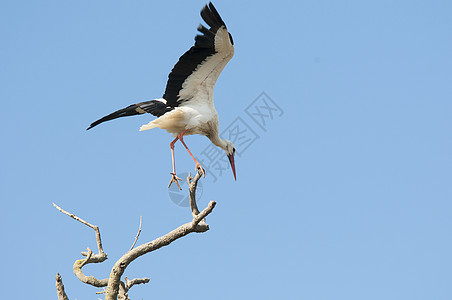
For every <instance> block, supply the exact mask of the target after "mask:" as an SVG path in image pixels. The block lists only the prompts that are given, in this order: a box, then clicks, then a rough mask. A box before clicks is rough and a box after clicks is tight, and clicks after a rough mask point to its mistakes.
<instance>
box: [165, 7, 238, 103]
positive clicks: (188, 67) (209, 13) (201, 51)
mask: <svg viewBox="0 0 452 300" xmlns="http://www.w3.org/2000/svg"><path fill="white" fill-rule="evenodd" d="M201 17H202V18H203V20H204V21H205V22H206V23H207V24H208V25H209V26H210V28H209V29H207V28H206V27H204V26H202V25H200V26H199V27H198V31H199V32H201V33H202V34H200V35H197V36H196V37H195V45H194V46H193V47H191V48H190V49H189V50H188V51H187V52H185V53H184V54H183V55H182V56H181V57H180V58H179V61H178V62H177V63H176V65H175V66H174V68H173V69H172V70H171V73H170V74H169V75H168V82H167V84H166V89H165V93H164V94H163V99H165V100H166V101H167V103H168V106H171V107H177V106H179V104H180V103H182V102H183V101H184V100H186V99H179V92H180V90H181V89H182V84H183V83H184V81H185V80H186V79H187V77H188V76H190V75H191V74H192V73H193V71H195V70H196V68H197V66H198V65H200V64H201V63H202V62H203V61H205V60H206V59H207V58H208V57H209V56H211V55H214V54H215V53H216V52H215V34H216V32H217V30H218V29H219V28H220V27H221V26H224V27H226V25H225V24H224V22H223V20H222V19H221V17H220V15H219V14H218V12H217V10H216V9H215V7H214V6H213V4H212V3H209V5H206V6H204V8H203V9H202V10H201ZM231 41H232V40H231Z"/></svg>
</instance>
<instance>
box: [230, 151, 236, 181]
mask: <svg viewBox="0 0 452 300" xmlns="http://www.w3.org/2000/svg"><path fill="white" fill-rule="evenodd" d="M228 158H229V162H230V163H231V169H232V173H234V179H235V180H237V177H236V176H235V162H234V155H228Z"/></svg>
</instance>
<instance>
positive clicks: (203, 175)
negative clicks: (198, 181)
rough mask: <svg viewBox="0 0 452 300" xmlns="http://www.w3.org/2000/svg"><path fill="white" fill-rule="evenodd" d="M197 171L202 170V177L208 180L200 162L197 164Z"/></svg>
mask: <svg viewBox="0 0 452 300" xmlns="http://www.w3.org/2000/svg"><path fill="white" fill-rule="evenodd" d="M196 170H201V172H202V177H203V178H206V171H205V170H204V169H203V167H201V164H200V163H199V162H197V163H196Z"/></svg>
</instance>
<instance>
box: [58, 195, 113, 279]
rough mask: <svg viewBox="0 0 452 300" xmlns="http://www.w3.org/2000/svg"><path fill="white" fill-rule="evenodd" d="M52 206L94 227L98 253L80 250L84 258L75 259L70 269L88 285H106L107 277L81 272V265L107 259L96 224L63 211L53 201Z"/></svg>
mask: <svg viewBox="0 0 452 300" xmlns="http://www.w3.org/2000/svg"><path fill="white" fill-rule="evenodd" d="M53 206H55V208H56V209H58V210H59V211H61V212H62V213H64V214H66V215H68V216H69V217H71V218H72V219H74V220H76V221H79V222H80V223H82V224H85V225H86V226H88V227H91V228H92V229H94V232H95V234H96V242H97V248H98V250H99V253H98V254H93V252H92V251H91V249H90V248H88V252H82V255H83V256H86V258H84V259H79V260H76V261H75V262H74V265H73V267H72V269H73V272H74V274H75V276H77V278H78V279H79V280H80V281H81V282H84V283H86V284H90V285H92V286H95V287H104V286H107V285H108V278H105V279H102V280H99V279H97V278H95V277H94V276H86V275H85V274H83V272H82V267H84V266H85V265H86V264H91V263H101V262H103V261H105V260H106V259H107V253H105V252H104V250H103V248H102V241H101V238H100V230H99V227H98V226H96V225H92V224H90V223H88V222H86V221H85V220H83V219H81V218H79V217H77V216H76V215H74V214H72V213H70V212H67V211H65V210H64V209H62V208H61V207H59V206H58V205H56V204H55V203H53Z"/></svg>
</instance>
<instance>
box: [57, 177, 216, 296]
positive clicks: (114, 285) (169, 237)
mask: <svg viewBox="0 0 452 300" xmlns="http://www.w3.org/2000/svg"><path fill="white" fill-rule="evenodd" d="M201 176H202V171H200V170H198V173H197V174H196V176H195V177H194V178H193V177H191V175H190V174H189V175H188V177H187V182H188V185H189V196H190V207H191V211H192V217H193V219H192V221H191V222H189V223H186V224H184V225H182V226H179V227H178V228H176V229H174V230H173V231H171V232H169V233H167V234H165V235H164V236H162V237H159V238H157V239H155V240H153V241H151V242H148V243H145V244H142V245H140V246H138V247H136V248H134V246H135V244H136V242H137V240H138V237H139V236H140V233H141V225H142V217H141V216H140V226H139V229H138V233H137V235H136V237H135V241H134V243H133V245H132V247H131V248H130V250H129V251H128V252H127V253H126V254H124V255H123V256H122V257H121V258H120V259H119V260H118V261H117V262H116V263H115V265H114V266H113V268H112V270H111V273H110V277H109V278H105V279H101V280H99V279H97V278H95V277H94V276H86V275H85V274H83V272H82V268H83V267H84V266H85V265H87V264H90V263H101V262H103V261H105V260H106V259H107V254H106V253H105V252H104V251H103V248H102V241H101V237H100V230H99V227H98V226H96V225H92V224H90V223H88V222H86V221H84V220H83V219H81V218H79V217H77V216H76V215H74V214H72V213H69V212H67V211H65V210H63V209H62V208H61V207H59V206H58V205H56V204H55V203H54V204H53V205H54V206H55V208H57V209H58V210H59V211H60V212H62V213H64V214H66V215H68V216H69V217H71V218H73V219H74V220H76V221H79V222H80V223H82V224H85V225H86V226H88V227H91V228H92V229H93V230H94V232H95V234H96V242H97V248H98V250H99V253H97V254H95V253H93V252H92V251H91V249H90V248H88V251H87V252H82V255H83V256H85V258H84V259H79V260H76V261H75V262H74V266H73V271H74V274H75V275H76V276H77V278H78V279H79V280H80V281H82V282H84V283H86V284H90V285H93V286H95V287H107V288H106V290H105V291H104V292H102V293H105V300H116V299H119V300H129V297H128V295H127V292H128V291H129V290H130V288H132V286H134V285H136V284H144V283H148V282H149V281H150V279H149V278H135V279H132V280H129V279H128V278H127V277H125V282H123V281H121V276H122V275H123V274H124V271H125V269H126V268H127V266H128V265H129V264H130V263H131V262H132V261H134V260H135V259H137V258H138V257H140V256H142V255H144V254H147V253H149V252H152V251H155V250H157V249H160V248H161V247H163V246H167V245H169V244H171V243H172V242H174V241H175V240H177V239H179V238H181V237H184V236H186V235H188V234H190V233H192V232H198V233H201V232H206V231H208V230H209V225H207V223H206V222H205V218H206V216H208V215H209V214H210V213H211V212H212V211H213V209H214V208H215V205H216V202H214V201H210V202H209V204H208V205H207V207H206V208H205V209H204V210H203V211H202V212H199V210H198V207H197V205H196V188H197V184H198V180H199V179H200V178H201ZM56 281H57V292H58V299H59V300H68V298H67V296H66V294H65V293H64V287H63V283H62V281H61V276H60V275H59V274H58V275H57V277H56ZM60 294H61V296H60ZM61 297H63V298H61ZM64 297H65V298H64Z"/></svg>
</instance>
